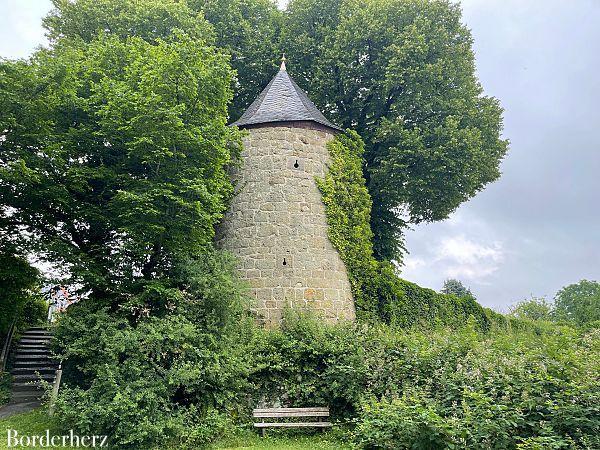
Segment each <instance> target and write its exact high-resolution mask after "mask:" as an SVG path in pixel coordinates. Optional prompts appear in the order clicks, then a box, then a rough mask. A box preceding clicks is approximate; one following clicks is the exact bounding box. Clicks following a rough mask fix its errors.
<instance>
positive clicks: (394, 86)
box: [283, 0, 507, 259]
mask: <svg viewBox="0 0 600 450" xmlns="http://www.w3.org/2000/svg"><path fill="white" fill-rule="evenodd" d="M286 18H287V21H286V25H285V30H284V39H283V42H284V43H283V48H285V49H286V52H288V53H289V60H290V64H289V66H288V70H289V71H290V73H291V74H292V75H293V76H295V77H296V78H297V79H298V83H299V84H300V85H301V86H302V87H303V88H305V89H306V90H307V91H308V92H309V94H310V95H311V98H312V99H313V100H314V101H315V102H316V103H317V105H318V106H319V107H320V108H321V110H322V111H323V112H324V113H325V114H326V115H328V116H329V117H330V118H331V119H333V120H334V121H336V122H337V123H338V124H340V125H342V126H343V127H348V128H353V129H355V130H356V131H357V132H358V133H359V134H360V135H361V136H362V137H363V139H364V140H365V143H366V152H365V158H366V167H365V176H366V178H367V182H368V187H369V192H370V194H371V196H372V198H373V214H372V222H371V223H372V227H373V232H374V234H375V253H376V255H377V256H378V258H380V259H393V258H395V259H400V258H401V250H402V248H403V241H402V232H403V230H404V228H405V227H406V226H407V225H409V224H417V223H421V222H428V221H436V220H441V219H444V218H446V217H448V215H449V214H450V213H451V212H453V211H454V210H455V209H456V208H457V207H458V206H459V205H460V204H461V203H462V202H464V201H465V200H467V199H469V198H471V197H472V196H474V195H475V194H476V193H477V192H479V191H480V190H481V189H483V187H484V186H485V185H486V184H488V183H490V182H492V181H494V180H495V179H496V178H498V176H499V175H500V172H499V170H498V166H499V163H500V161H501V159H502V158H503V156H504V154H505V152H506V150H507V142H506V141H505V140H502V139H501V138H500V132H501V130H502V116H501V114H502V109H501V108H500V106H499V104H498V101H497V100H496V99H494V98H491V97H487V96H485V95H483V91H482V87H481V85H480V84H479V82H478V80H477V77H476V74H475V62H474V55H473V50H472V38H471V33H470V32H469V30H468V28H467V27H466V26H465V25H464V24H463V23H462V22H461V11H460V7H459V6H457V5H456V4H454V3H452V2H450V1H446V0H442V1H440V0H425V1H422V0H366V1H364V0H361V1H358V0H334V1H329V0H292V1H291V2H290V4H289V7H288V13H287V15H286Z"/></svg>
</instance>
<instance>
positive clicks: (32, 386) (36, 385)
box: [12, 381, 42, 392]
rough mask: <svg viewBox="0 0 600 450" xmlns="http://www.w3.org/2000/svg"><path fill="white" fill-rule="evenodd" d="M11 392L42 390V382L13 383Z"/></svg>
mask: <svg viewBox="0 0 600 450" xmlns="http://www.w3.org/2000/svg"><path fill="white" fill-rule="evenodd" d="M12 390H13V392H38V391H41V390H42V384H41V383H40V382H39V381H33V382H25V383H16V382H15V383H13V384H12Z"/></svg>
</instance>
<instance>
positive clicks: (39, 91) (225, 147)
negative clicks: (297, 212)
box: [0, 0, 240, 297]
mask: <svg viewBox="0 0 600 450" xmlns="http://www.w3.org/2000/svg"><path fill="white" fill-rule="evenodd" d="M121 3H122V4H125V5H126V6H127V7H126V8H125V10H126V12H127V13H128V14H129V13H130V14H131V15H132V17H131V21H129V19H130V17H129V16H128V14H125V13H122V11H121V10H116V9H115V8H117V6H116V5H117V4H121ZM142 3H143V4H144V7H143V8H141V9H140V11H142V12H143V13H144V14H145V15H144V14H142V15H143V17H142V19H140V18H139V17H138V18H137V19H136V18H134V17H133V15H134V14H137V13H138V8H140V5H142ZM93 4H95V6H94V5H93ZM55 5H56V6H57V9H56V10H55V11H54V12H53V13H52V14H51V15H50V16H49V17H48V19H47V20H46V22H45V23H46V25H47V27H48V29H49V35H50V36H51V39H52V40H51V48H50V49H48V50H42V51H39V52H37V53H36V54H35V55H34V56H33V57H32V58H31V59H30V60H29V61H3V62H2V64H0V99H1V100H0V130H2V131H1V132H2V139H1V140H0V214H2V220H1V221H0V224H1V226H2V234H3V235H5V236H7V235H11V234H13V235H20V236H23V235H25V236H28V239H29V245H30V247H29V248H30V249H36V250H38V251H39V252H41V254H44V255H45V256H46V257H47V258H48V259H51V260H52V261H53V262H55V263H62V264H65V265H66V266H68V268H69V270H70V272H71V274H72V275H73V276H74V278H73V280H72V281H73V282H78V283H81V284H82V286H83V288H84V289H87V290H91V291H92V293H93V294H94V295H96V296H98V297H103V296H106V295H107V294H109V293H111V292H114V291H118V290H120V289H124V288H125V286H127V285H130V284H131V283H134V282H135V281H136V280H141V279H146V280H148V279H152V278H156V277H158V276H160V274H164V273H166V272H167V271H168V270H170V268H172V266H173V264H174V261H176V260H177V259H178V258H184V257H189V256H190V255H193V254H194V253H196V252H198V251H199V249H201V248H202V247H203V246H206V245H208V244H210V243H211V241H212V237H213V227H214V225H215V223H216V222H217V221H218V220H219V218H220V217H221V215H222V213H223V211H224V209H225V205H226V200H227V198H228V196H229V195H231V193H232V186H231V184H230V182H229V179H228V176H227V174H226V172H225V166H226V165H227V164H229V163H230V162H231V161H232V158H235V157H236V155H237V154H238V151H239V147H240V142H239V136H238V132H237V131H236V130H235V129H232V128H230V127H227V121H228V119H227V108H228V105H229V102H230V100H231V98H232V95H233V94H232V89H231V86H232V80H233V75H234V73H233V71H232V70H231V68H230V66H229V64H228V58H227V56H226V55H225V54H223V53H222V52H221V51H220V50H218V49H217V48H216V47H214V46H213V45H212V44H213V32H212V27H211V26H210V25H209V24H208V23H207V22H206V21H204V20H203V19H202V18H201V16H198V14H197V13H194V12H193V11H191V10H189V9H188V8H187V7H185V5H178V4H177V3H176V2H173V3H171V2H166V3H165V6H164V7H161V6H160V5H159V2H155V1H150V0H144V1H143V2H116V1H113V0H99V1H94V2H91V1H87V0H83V1H80V2H77V3H76V4H74V3H72V2H62V1H56V2H55ZM94 7H95V8H96V9H94ZM102 7H103V8H105V9H103V10H102V11H104V12H105V13H106V14H105V15H100V14H98V12H99V9H98V8H102ZM89 11H92V12H93V13H92V12H90V13H89V14H88V12H89ZM80 16H81V19H80ZM100 17H103V20H100V19H99V18H100ZM165 17H167V18H168V19H169V23H171V24H175V25H174V26H176V28H174V29H171V28H168V29H167V28H164V29H161V28H160V27H161V26H163V25H164V20H166V19H165ZM161 30H162V31H161ZM138 32H139V36H138V35H137V34H136V33H138Z"/></svg>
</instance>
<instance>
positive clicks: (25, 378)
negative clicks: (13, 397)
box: [13, 373, 54, 383]
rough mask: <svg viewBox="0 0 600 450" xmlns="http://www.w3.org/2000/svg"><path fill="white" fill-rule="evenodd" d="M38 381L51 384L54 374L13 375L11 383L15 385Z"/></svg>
mask: <svg viewBox="0 0 600 450" xmlns="http://www.w3.org/2000/svg"><path fill="white" fill-rule="evenodd" d="M40 380H44V381H48V382H52V381H54V374H53V373H43V374H39V375H38V374H36V373H34V374H32V375H14V376H13V381H14V382H15V383H28V382H30V381H40Z"/></svg>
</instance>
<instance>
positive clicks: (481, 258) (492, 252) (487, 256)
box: [433, 235, 504, 280]
mask: <svg viewBox="0 0 600 450" xmlns="http://www.w3.org/2000/svg"><path fill="white" fill-rule="evenodd" d="M436 254H437V256H436V257H435V259H434V261H433V262H434V263H435V262H439V263H442V264H443V266H445V267H444V269H443V272H444V275H445V276H446V277H451V278H463V279H466V280H481V279H482V278H485V277H486V276H488V275H491V274H492V273H494V272H495V271H496V270H498V267H499V265H500V263H501V262H502V260H503V258H504V251H503V249H502V245H501V244H500V243H499V242H493V243H491V244H487V243H481V242H476V241H474V240H472V239H468V238H467V237H466V236H464V235H458V236H452V237H446V238H444V239H442V241H441V242H440V244H439V247H438V250H437V252H436Z"/></svg>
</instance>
